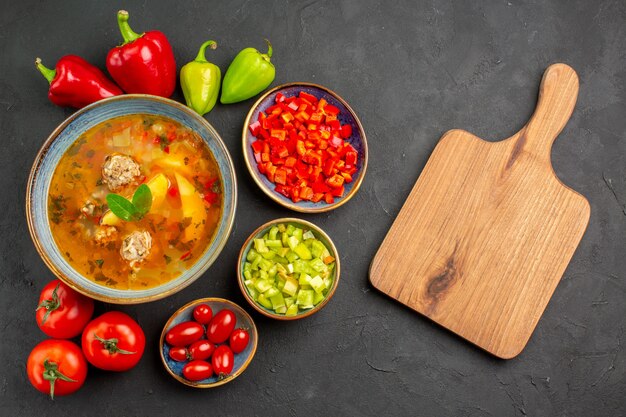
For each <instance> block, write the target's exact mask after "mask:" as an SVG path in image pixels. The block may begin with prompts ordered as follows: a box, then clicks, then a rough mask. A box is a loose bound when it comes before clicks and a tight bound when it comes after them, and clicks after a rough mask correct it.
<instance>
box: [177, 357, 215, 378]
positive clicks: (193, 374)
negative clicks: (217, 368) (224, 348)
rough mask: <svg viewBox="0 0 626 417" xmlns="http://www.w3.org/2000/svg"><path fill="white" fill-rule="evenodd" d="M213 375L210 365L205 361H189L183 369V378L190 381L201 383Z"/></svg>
mask: <svg viewBox="0 0 626 417" xmlns="http://www.w3.org/2000/svg"><path fill="white" fill-rule="evenodd" d="M211 375H213V369H212V368H211V364H210V363H208V362H205V361H191V362H189V363H188V364H187V365H185V366H184V367H183V376H184V377H185V378H186V379H188V380H190V381H202V380H203V379H207V378H210V377H211Z"/></svg>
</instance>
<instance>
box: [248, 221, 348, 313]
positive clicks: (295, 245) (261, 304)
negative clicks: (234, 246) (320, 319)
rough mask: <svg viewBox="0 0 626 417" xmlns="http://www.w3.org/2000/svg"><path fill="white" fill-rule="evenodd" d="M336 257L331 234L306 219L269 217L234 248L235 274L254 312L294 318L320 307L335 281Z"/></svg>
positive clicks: (327, 300) (338, 266)
mask: <svg viewBox="0 0 626 417" xmlns="http://www.w3.org/2000/svg"><path fill="white" fill-rule="evenodd" d="M339 273H340V261H339V255H338V253H337V248H336V247H335V245H334V244H333V242H332V240H331V239H330V237H329V236H328V235H327V234H326V233H325V232H324V231H323V230H322V229H321V228H319V227H318V226H316V225H314V224H313V223H311V222H308V221H306V220H302V219H295V218H281V219H276V220H272V221H270V222H268V223H265V224H263V225H262V226H260V227H259V228H258V229H256V230H255V231H254V232H252V234H251V235H250V237H248V239H247V240H246V242H245V243H244V244H243V247H242V248H241V251H240V252H239V261H238V262H237V276H238V282H239V288H241V292H242V293H243V295H244V297H245V299H246V300H247V301H248V302H249V303H250V305H251V306H252V307H254V309H255V310H257V311H258V312H259V313H261V314H263V315H265V316H267V317H271V318H274V319H278V320H296V319H301V318H304V317H308V316H310V315H311V314H314V313H316V312H317V311H319V310H321V309H322V308H323V307H324V306H325V305H326V304H327V303H328V302H329V301H330V299H331V298H332V296H333V294H334V293H335V290H336V289H337V284H338V283H339Z"/></svg>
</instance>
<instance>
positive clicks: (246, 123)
mask: <svg viewBox="0 0 626 417" xmlns="http://www.w3.org/2000/svg"><path fill="white" fill-rule="evenodd" d="M289 87H313V88H318V89H320V90H322V91H324V92H325V93H327V94H329V95H331V96H333V97H334V98H335V99H337V100H338V101H339V102H340V103H341V104H343V105H344V106H345V107H346V109H348V112H349V113H350V114H351V115H352V118H354V121H355V123H356V125H357V127H358V129H359V133H360V135H361V137H362V138H363V139H362V140H363V162H362V166H361V169H360V170H359V177H358V178H357V180H356V182H355V183H354V185H353V186H352V189H351V190H350V192H349V193H348V194H346V195H345V196H343V197H342V198H341V200H338V201H336V202H334V203H332V204H325V203H324V204H322V205H320V206H319V207H302V206H299V205H298V203H294V202H293V201H290V200H285V199H282V198H281V197H280V195H279V194H278V193H277V192H275V191H274V190H271V189H269V188H268V187H267V186H266V185H265V184H263V183H262V182H261V180H259V178H257V175H262V174H261V173H260V172H257V171H256V167H255V166H253V164H252V161H250V158H249V157H248V152H247V151H248V149H247V143H246V142H247V140H246V139H247V136H248V126H249V125H250V120H251V118H252V114H253V113H254V111H255V110H256V108H257V107H259V105H260V104H261V102H262V101H263V100H265V99H266V98H267V97H268V96H269V95H271V94H272V93H274V92H276V91H279V90H282V89H285V88H289ZM241 144H242V150H243V158H244V160H245V162H246V167H247V168H248V172H249V173H250V176H251V177H252V179H253V180H254V182H255V183H256V184H257V186H258V187H259V188H260V189H261V191H263V193H265V195H267V196H268V197H269V198H271V199H272V200H274V201H275V202H277V203H278V204H280V205H281V206H283V207H286V208H288V209H291V210H293V211H297V212H300V213H324V212H326V211H330V210H334V209H336V208H338V207H341V206H342V205H344V204H345V203H347V202H348V201H349V200H350V199H351V198H352V197H354V195H355V194H356V192H357V191H358V190H359V188H360V187H361V183H362V182H363V179H364V178H365V173H366V171H367V163H368V146H367V137H366V136H365V130H364V129H363V125H362V124H361V120H360V119H359V117H358V116H357V114H356V112H355V111H354V110H353V109H352V107H350V105H349V104H348V102H346V101H345V100H344V99H343V98H342V97H341V96H340V95H339V94H337V93H336V92H334V91H333V90H331V89H329V88H327V87H324V86H322V85H319V84H315V83H309V82H291V83H286V84H281V85H278V86H276V87H274V88H272V89H271V90H269V91H267V92H265V93H264V94H263V95H262V96H261V97H259V99H258V100H257V101H256V102H255V103H254V104H253V105H252V107H251V108H250V110H249V111H248V114H247V115H246V119H245V121H244V123H243V130H242V133H241Z"/></svg>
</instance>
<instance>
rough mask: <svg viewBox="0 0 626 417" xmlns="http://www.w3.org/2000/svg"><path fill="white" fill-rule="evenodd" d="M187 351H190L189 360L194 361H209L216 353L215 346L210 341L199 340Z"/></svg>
mask: <svg viewBox="0 0 626 417" xmlns="http://www.w3.org/2000/svg"><path fill="white" fill-rule="evenodd" d="M187 350H188V351H189V358H190V359H191V360H192V361H193V360H202V361H204V360H207V359H209V358H210V357H211V355H212V354H213V352H214V351H215V345H214V344H213V343H211V342H209V341H208V340H198V341H197V342H194V343H192V344H191V345H190V346H189V347H188V348H187Z"/></svg>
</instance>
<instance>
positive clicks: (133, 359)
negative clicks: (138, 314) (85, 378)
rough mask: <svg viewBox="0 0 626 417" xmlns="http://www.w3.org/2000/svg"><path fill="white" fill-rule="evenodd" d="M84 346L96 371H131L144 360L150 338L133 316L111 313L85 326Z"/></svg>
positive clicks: (88, 358) (84, 350) (85, 352)
mask: <svg viewBox="0 0 626 417" xmlns="http://www.w3.org/2000/svg"><path fill="white" fill-rule="evenodd" d="M82 346H83V353H84V354H85V357H86V358H87V360H88V361H89V363H90V364H92V365H93V366H95V367H96V368H100V369H104V370H105V371H127V370H129V369H131V368H133V367H134V366H135V365H137V363H138V362H139V360H140V359H141V356H142V355H143V351H144V348H145V347H146V336H145V335H144V333H143V330H141V327H139V324H137V322H136V321H135V320H133V319H132V318H131V317H130V316H129V315H127V314H124V313H122V312H120V311H109V312H108V313H104V314H103V315H101V316H100V317H97V318H95V319H93V320H92V321H91V322H90V323H89V324H88V325H87V327H85V330H84V331H83V337H82Z"/></svg>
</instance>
